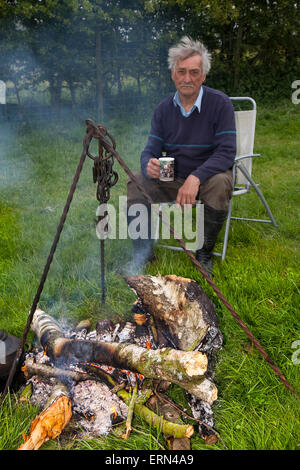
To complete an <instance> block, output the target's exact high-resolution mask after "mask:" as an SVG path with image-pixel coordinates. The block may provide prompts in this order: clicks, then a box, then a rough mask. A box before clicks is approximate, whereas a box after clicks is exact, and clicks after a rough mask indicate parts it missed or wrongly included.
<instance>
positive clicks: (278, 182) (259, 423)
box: [0, 102, 300, 450]
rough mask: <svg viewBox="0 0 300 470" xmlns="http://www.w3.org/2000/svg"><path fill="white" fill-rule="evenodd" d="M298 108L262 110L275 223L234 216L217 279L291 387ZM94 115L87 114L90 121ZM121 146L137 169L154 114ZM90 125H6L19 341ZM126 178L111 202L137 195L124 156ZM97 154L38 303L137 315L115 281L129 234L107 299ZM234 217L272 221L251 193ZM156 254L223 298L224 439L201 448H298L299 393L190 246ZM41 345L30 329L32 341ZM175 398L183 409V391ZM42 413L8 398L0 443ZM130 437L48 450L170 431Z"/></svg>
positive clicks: (2, 244)
mask: <svg viewBox="0 0 300 470" xmlns="http://www.w3.org/2000/svg"><path fill="white" fill-rule="evenodd" d="M299 111H300V109H299V106H298V107H297V106H296V105H292V104H291V103H288V102H286V103H285V102H284V103H281V104H280V105H279V104H278V105H274V106H272V107H268V108H267V107H263V108H260V107H258V120H257V133H256V142H255V151H256V152H258V153H260V154H261V158H259V159H257V160H255V163H254V170H253V175H254V179H255V181H257V182H258V183H260V187H261V189H262V191H263V193H264V195H265V197H266V199H267V201H268V203H269V205H270V207H271V209H272V212H273V215H274V217H275V219H276V222H277V223H278V226H279V228H278V230H275V229H274V228H273V227H272V226H269V225H265V224H254V223H252V224H251V223H245V222H238V221H233V222H232V224H231V229H230V238H229V247H228V254H227V258H226V260H225V262H224V263H221V262H220V261H219V260H216V261H215V267H214V272H215V277H214V282H215V283H216V285H217V286H218V287H219V288H220V290H221V291H222V293H223V294H224V295H225V297H226V298H227V299H228V301H229V302H230V304H231V305H232V306H233V307H234V309H235V310H236V311H237V312H238V314H239V315H240V317H241V318H242V320H243V321H244V322H245V323H246V324H247V325H248V327H249V328H250V330H251V331H252V333H253V334H254V335H255V337H256V338H257V339H258V341H259V342H260V343H261V345H262V346H263V347H264V349H265V350H266V351H267V353H268V354H269V356H270V357H271V359H272V360H273V361H274V362H275V364H276V365H277V366H278V367H279V368H280V370H281V371H282V373H283V374H284V375H285V377H286V378H287V380H288V381H289V382H290V383H291V384H292V386H293V387H294V388H297V389H299V365H297V364H293V362H292V354H293V352H295V350H293V349H292V343H293V341H295V340H299V339H300V331H299V288H300V287H299V220H300V218H299V215H300V214H299V207H300V192H299V184H298V182H299V176H300V175H299V173H300V165H299V145H300V136H299V126H300V113H299ZM84 118H85V116H84ZM105 125H107V127H108V130H109V132H110V133H111V134H112V135H113V136H114V137H115V139H116V142H117V151H118V152H119V154H120V155H121V157H122V158H123V159H124V160H125V161H126V163H127V164H128V165H129V166H130V168H131V169H132V170H137V169H138V166H139V155H140V152H141V149H142V148H143V146H144V145H145V142H146V139H147V133H148V126H149V117H148V118H146V119H139V117H136V118H135V119H131V120H128V121H127V122H124V121H122V122H118V121H108V122H107V123H105ZM84 134H85V126H84V121H83V120H82V122H80V123H78V122H75V121H71V122H69V123H67V125H66V124H65V123H47V126H44V125H43V123H41V125H29V124H24V125H23V126H21V125H20V126H15V127H14V126H13V125H11V124H9V123H4V124H2V130H1V135H0V137H1V139H0V165H1V166H0V170H1V171H0V250H1V252H0V291H1V298H0V328H1V329H6V330H7V331H8V332H9V333H11V334H15V335H21V334H22V332H23V328H24V325H25V322H26V318H27V314H28V311H29V309H30V307H31V304H32V301H33V298H34V295H35V292H36V289H37V286H38V283H39V280H40V277H41V274H42V270H43V267H44V265H45V262H46V259H47V256H48V254H49V250H50V247H51V244H52V241H53V238H54V235H55V232H56V227H57V225H58V222H59V219H60V216H61V213H62V210H63V207H64V204H65V201H66V197H67V194H68V191H69V188H70V185H71V182H72V179H73V175H74V172H75V169H76V167H77V164H78V161H79V158H80V154H81V151H82V141H83V138H84ZM115 169H116V170H117V171H118V173H119V182H118V184H117V185H116V186H115V187H114V188H113V189H112V190H111V202H113V203H114V204H117V201H118V196H119V195H126V183H127V176H126V175H125V173H124V172H123V170H122V169H121V168H120V166H119V165H118V163H115ZM95 190H96V188H95V186H94V184H93V182H92V161H91V160H90V159H87V161H86V163H85V165H84V168H83V172H82V175H81V178H80V181H79V184H78V188H77V190H76V193H75V196H74V199H73V202H72V205H71V209H70V212H69V214H68V217H67V220H66V223H65V227H64V229H63V232H62V235H61V239H60V242H59V245H58V248H57V251H56V253H55V256H54V260H53V263H52V265H51V269H50V272H49V275H48V278H47V281H46V283H45V286H44V290H43V293H42V296H41V299H40V306H41V308H43V309H44V310H46V311H47V312H49V313H50V314H52V315H54V316H55V317H56V318H62V317H63V318H65V319H66V318H67V319H68V320H69V322H70V323H75V322H77V321H78V320H80V319H83V318H90V319H91V321H92V322H93V324H95V322H96V321H97V319H99V318H100V317H101V318H103V317H107V316H109V317H110V318H118V316H120V315H121V316H123V317H126V318H130V307H131V303H132V301H133V300H134V298H135V297H134V295H133V293H132V292H131V290H130V289H129V288H128V287H127V285H126V284H125V282H124V281H123V280H122V279H121V278H120V277H119V276H118V275H116V270H117V268H118V267H119V266H120V265H122V264H124V263H126V262H127V261H128V260H129V259H130V252H131V244H130V241H128V240H121V241H118V240H109V241H107V242H106V244H105V246H106V281H107V299H106V305H105V307H102V306H101V289H100V262H99V240H98V239H97V237H96V232H95V223H94V219H95V217H96V209H97V206H98V203H97V200H96V197H95ZM234 211H235V213H239V214H241V215H244V216H248V215H251V216H252V215H253V216H255V217H265V212H264V208H263V206H262V204H261V203H260V201H259V200H258V198H257V197H256V196H255V194H254V193H253V192H252V193H250V194H249V195H247V196H243V197H241V198H240V199H239V201H238V200H235V201H234ZM156 253H157V258H158V261H156V262H153V263H152V264H151V265H149V266H148V267H147V272H148V273H151V274H154V275H156V274H157V273H158V272H160V273H161V274H163V275H164V274H170V273H175V274H177V275H180V276H185V277H189V278H193V279H195V280H196V281H198V282H199V284H200V285H201V286H202V287H203V288H204V289H205V290H206V292H207V293H208V295H209V296H210V297H211V298H212V300H213V301H214V302H215V304H216V307H217V313H218V317H219V320H220V328H221V331H222V333H223V335H224V346H223V348H222V350H221V351H219V353H218V362H217V366H216V383H217V386H218V391H219V398H218V400H217V402H216V403H215V405H214V414H215V421H216V422H215V427H216V429H217V431H218V433H219V434H220V436H221V439H222V440H221V441H219V442H218V444H217V445H215V446H214V447H208V446H206V445H205V444H204V443H203V441H202V440H201V439H200V438H199V437H198V436H197V433H195V435H194V436H193V438H192V440H191V442H192V449H194V450H201V449H208V448H214V449H233V450H238V449H245V450H246V449H247V450H254V449H260V450H262V449H272V450H273V449H274V450H275V449H285V450H287V449H297V447H298V446H299V442H300V430H299V405H298V400H297V399H296V398H295V397H294V396H293V395H292V393H291V392H289V391H288V390H287V389H286V388H285V387H284V385H283V383H282V382H281V381H280V380H279V379H278V378H277V376H276V375H275V373H274V372H273V371H272V370H271V368H270V367H269V365H268V364H267V363H266V362H265V361H264V360H263V358H262V357H261V355H260V354H259V353H258V351H257V350H256V349H253V348H252V347H251V344H250V341H249V339H248V338H247V336H246V334H245V333H244V332H243V330H242V329H241V328H240V326H239V325H238V324H237V323H236V321H235V320H234V319H233V317H232V316H231V314H230V313H229V311H228V310H227V309H226V307H225V306H224V305H223V304H222V302H221V301H220V300H219V299H218V298H217V296H216V294H215V293H214V292H213V291H212V289H211V288H210V286H208V285H207V283H205V281H204V280H203V279H202V276H201V274H200V273H199V272H198V271H197V270H196V269H195V268H194V267H193V265H192V264H191V262H190V261H189V260H188V258H187V257H186V255H185V254H184V253H178V252H170V251H167V250H165V249H163V248H156ZM31 340H33V336H32V334H31V333H30V334H29V337H28V341H29V342H30V341H31ZM172 393H173V394H175V396H176V400H177V402H178V403H179V404H181V405H182V406H186V403H185V400H184V395H183V394H182V393H181V389H178V387H173V389H172ZM35 414H36V409H35V408H34V407H32V406H30V405H28V404H27V405H24V404H23V405H21V404H20V403H18V402H17V401H16V400H15V397H14V396H13V395H10V396H9V397H8V398H7V400H6V401H5V403H4V405H3V407H2V409H1V412H0V436H1V439H0V448H1V449H15V448H17V446H18V445H20V443H21V441H22V432H23V431H25V432H28V429H29V426H30V421H31V419H32V418H33V417H34V416H35ZM134 427H135V428H136V429H137V430H138V431H135V432H133V433H132V435H131V438H130V440H129V441H128V442H124V441H123V440H121V439H119V438H118V437H116V436H113V435H111V436H108V437H105V438H104V437H101V438H99V439H93V440H75V441H72V442H71V444H70V442H68V440H67V439H66V438H64V437H63V436H62V437H61V438H59V439H57V440H56V441H54V442H49V443H47V444H45V445H44V446H43V448H57V449H64V448H69V446H70V445H72V449H131V450H132V449H152V450H153V449H159V448H161V446H163V447H165V448H167V446H166V443H165V442H164V439H163V436H161V435H160V434H159V433H158V434H157V432H153V431H151V429H149V428H148V427H147V426H146V425H145V424H144V423H142V422H140V421H139V420H138V419H135V420H134Z"/></svg>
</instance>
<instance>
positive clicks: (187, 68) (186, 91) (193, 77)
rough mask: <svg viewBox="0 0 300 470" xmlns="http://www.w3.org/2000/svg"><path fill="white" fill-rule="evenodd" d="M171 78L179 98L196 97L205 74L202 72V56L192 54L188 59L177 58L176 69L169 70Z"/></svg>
mask: <svg viewBox="0 0 300 470" xmlns="http://www.w3.org/2000/svg"><path fill="white" fill-rule="evenodd" d="M171 76H172V80H173V82H174V84H175V87H176V89H177V91H178V93H179V96H180V98H183V99H185V98H188V99H191V98H193V99H195V100H196V98H197V96H198V94H199V91H200V88H201V85H202V83H203V82H204V80H205V78H206V76H205V75H203V74H202V58H201V56H200V55H194V56H192V57H189V58H188V59H184V60H178V61H177V64H176V69H175V70H172V72H171Z"/></svg>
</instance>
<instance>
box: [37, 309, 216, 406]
mask: <svg viewBox="0 0 300 470" xmlns="http://www.w3.org/2000/svg"><path fill="white" fill-rule="evenodd" d="M32 329H33V331H34V332H35V333H36V335H37V337H38V339H39V341H40V344H41V345H42V346H43V347H44V349H46V351H47V355H48V356H49V357H51V359H52V360H54V361H56V362H57V363H58V364H59V362H60V361H63V362H64V363H65V362H66V361H70V362H71V361H77V362H82V361H87V362H96V363H99V364H105V365H107V366H113V367H116V368H119V369H127V370H131V371H133V372H138V373H140V374H142V375H144V376H145V377H149V378H161V379H162V380H167V381H170V382H172V383H175V384H177V385H179V386H181V387H182V388H184V389H185V390H187V391H188V392H189V393H191V394H193V395H195V396H197V397H198V398H201V399H203V400H205V401H207V402H208V403H210V404H212V403H213V402H214V401H215V400H216V398H217V388H216V386H215V385H214V384H213V383H212V382H211V381H210V380H208V379H206V378H205V376H204V374H205V372H206V369H207V357H206V355H205V354H203V353H201V352H199V351H179V350H175V349H171V348H163V349H157V350H151V349H150V350H149V349H145V348H142V347H139V346H136V345H135V344H129V343H120V344H119V343H105V342H99V341H98V342H94V341H84V340H70V339H68V338H65V337H64V336H63V332H62V330H61V329H60V327H59V324H58V323H57V322H56V321H55V320H54V319H53V318H52V317H51V316H50V315H47V314H46V313H45V312H43V311H42V310H40V309H37V310H36V312H35V314H34V317H33V321H32Z"/></svg>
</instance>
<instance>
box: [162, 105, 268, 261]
mask: <svg viewBox="0 0 300 470" xmlns="http://www.w3.org/2000/svg"><path fill="white" fill-rule="evenodd" d="M230 99H231V100H232V101H235V102H240V103H246V102H248V103H250V106H251V107H252V109H250V110H246V111H235V113H234V114H235V122H236V131H237V132H236V139H237V150H236V157H235V162H234V166H233V181H234V189H233V192H232V198H231V201H230V205H229V209H228V215H227V220H226V224H225V232H224V240H223V247H222V252H221V253H217V252H213V254H214V255H215V256H220V257H221V258H222V261H224V259H225V257H226V251H227V245H228V236H229V228H230V222H231V220H243V221H251V222H262V223H270V224H273V226H274V227H275V228H277V224H276V222H275V219H274V217H273V214H272V212H271V210H270V208H269V206H268V203H267V201H266V199H265V198H264V196H263V194H262V192H261V190H260V188H259V187H258V185H257V184H256V183H255V182H254V180H253V178H252V176H251V175H252V163H253V158H254V157H260V154H258V153H253V148H254V138H255V126H256V102H255V101H254V99H253V98H249V97H231V98H230ZM251 187H252V188H254V190H255V192H256V194H257V195H258V197H259V198H260V200H261V201H262V203H263V205H264V207H265V209H266V211H267V213H268V215H269V218H268V219H255V218H246V217H234V216H232V206H233V199H234V197H236V196H241V195H243V194H248V193H249V191H250V189H251ZM168 204H169V203H161V204H160V205H159V210H160V211H162V210H163V206H164V205H168ZM171 204H174V203H171ZM159 233H160V218H159V217H158V218H157V225H156V231H155V240H156V241H158V239H159ZM160 246H162V247H164V248H168V249H171V250H182V248H181V247H177V246H169V245H160ZM191 251H194V250H191Z"/></svg>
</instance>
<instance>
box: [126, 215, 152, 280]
mask: <svg viewBox="0 0 300 470" xmlns="http://www.w3.org/2000/svg"><path fill="white" fill-rule="evenodd" d="M134 218H135V217H133V216H127V223H128V226H129V224H130V222H131V221H132V220H133V219H134ZM145 223H146V224H147V223H148V230H147V234H148V238H146V239H142V238H138V239H136V240H132V245H133V254H132V259H131V261H130V262H129V263H128V264H127V265H126V266H125V267H124V268H123V269H122V271H123V272H126V274H127V275H130V276H134V275H136V274H139V273H140V272H141V271H142V270H143V268H144V266H145V264H147V263H150V262H152V261H154V259H155V254H154V249H153V245H154V243H153V240H152V239H151V217H150V216H149V217H148V220H147V221H146V222H145Z"/></svg>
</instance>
